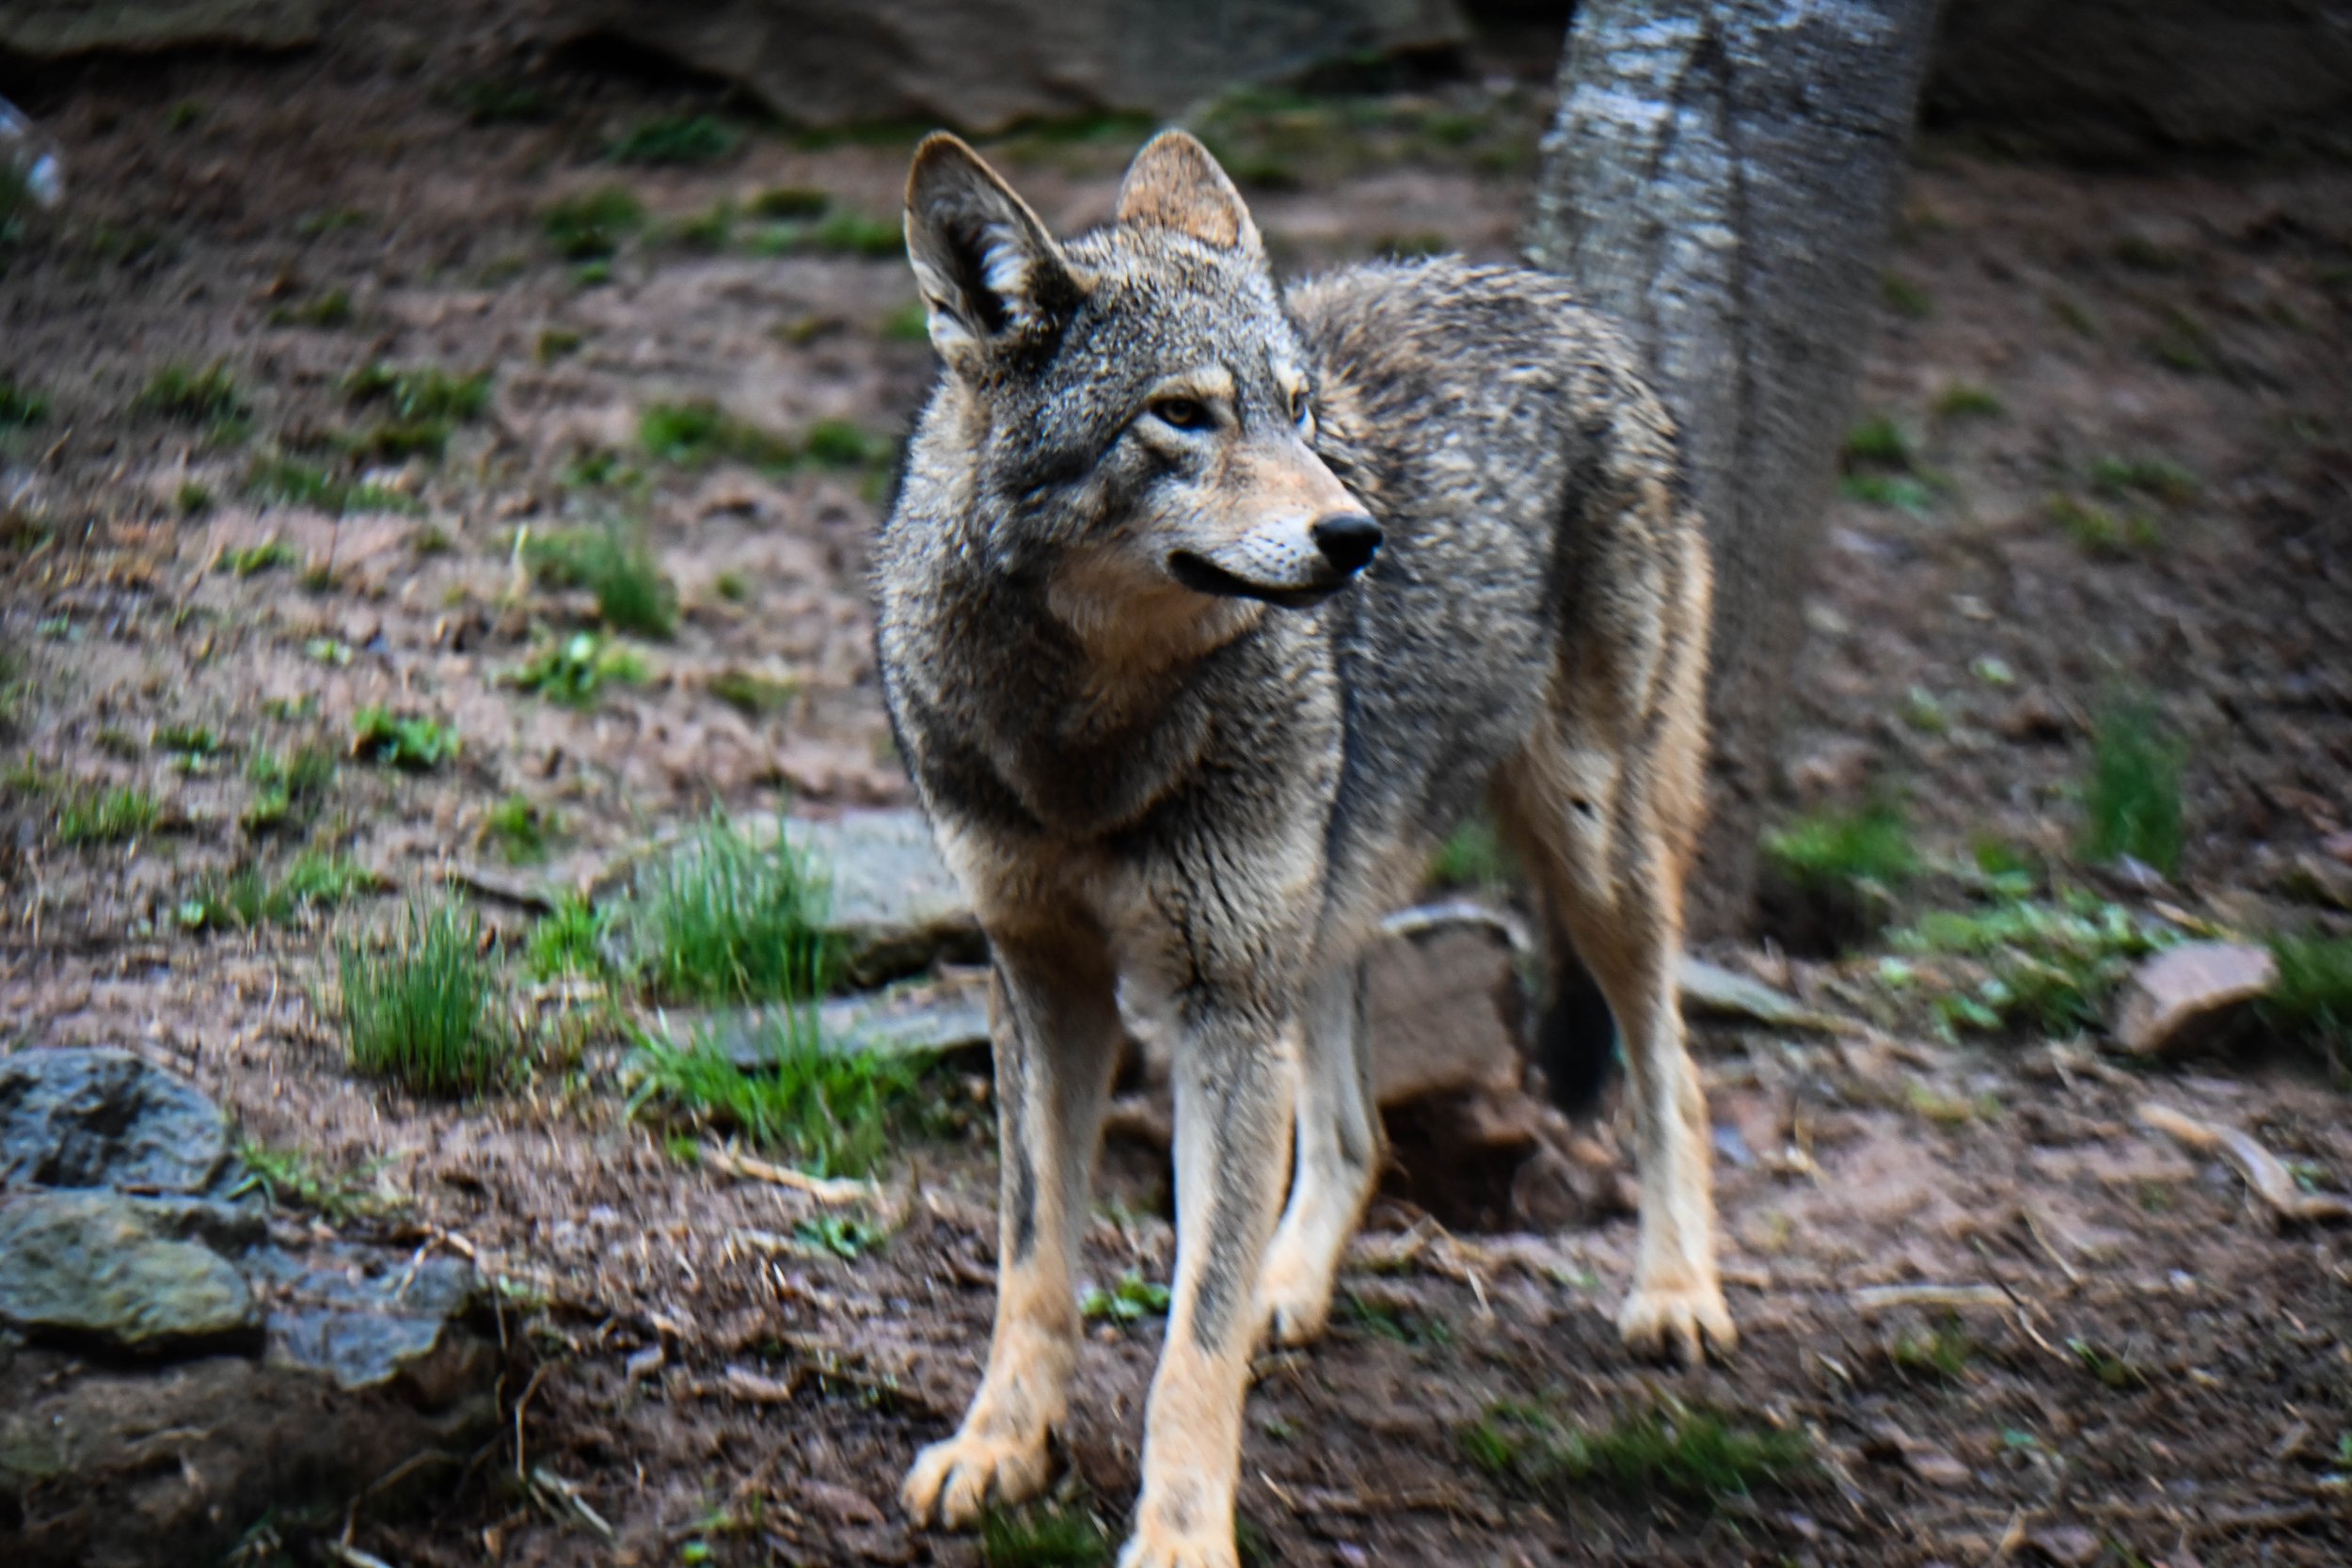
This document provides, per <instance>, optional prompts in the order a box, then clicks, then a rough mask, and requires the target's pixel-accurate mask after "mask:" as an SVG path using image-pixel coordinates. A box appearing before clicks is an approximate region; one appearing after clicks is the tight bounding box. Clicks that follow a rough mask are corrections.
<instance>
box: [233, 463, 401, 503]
mask: <svg viewBox="0 0 2352 1568" xmlns="http://www.w3.org/2000/svg"><path fill="white" fill-rule="evenodd" d="M246 493H247V494H249V495H250V496H252V497H253V499H256V500H260V501H276V502H278V503H280V504H283V505H287V506H308V507H310V508H313V509H314V510H317V511H320V512H325V513H326V514H328V515H332V516H341V515H343V514H344V513H346V512H419V511H421V510H423V509H422V508H421V506H420V505H419V504H418V503H417V501H416V499H415V498H413V497H410V496H404V495H402V494H400V493H399V492H398V491H396V490H388V489H386V488H385V487H384V486H382V485H380V484H370V483H360V482H358V481H354V480H349V479H345V478H343V477H342V476H341V475H339V474H336V473H332V472H330V471H329V470H327V469H326V468H322V467H318V466H317V465H315V464H310V463H305V462H302V461H301V460H299V459H298V458H293V457H286V456H282V455H280V456H276V457H266V458H259V459H256V460H255V462H254V465H253V467H252V469H251V470H250V471H249V472H248V473H247V474H246Z"/></svg>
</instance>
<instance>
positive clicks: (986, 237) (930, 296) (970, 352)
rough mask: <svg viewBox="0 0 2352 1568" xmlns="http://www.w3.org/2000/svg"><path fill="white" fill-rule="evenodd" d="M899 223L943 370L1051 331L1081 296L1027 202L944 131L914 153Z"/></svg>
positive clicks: (1082, 289) (1077, 279)
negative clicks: (903, 217) (903, 224)
mask: <svg viewBox="0 0 2352 1568" xmlns="http://www.w3.org/2000/svg"><path fill="white" fill-rule="evenodd" d="M906 228H907V256H908V259H909V260H910V261H913V262H914V285H915V287H916V289H918V290H919V291H921V293H922V295H923V305H924V307H925V309H927V310H929V312H930V329H931V342H932V343H933V344H934V345H936V346H937V348H938V349H939V353H940V356H941V357H942V358H944V359H946V361H947V363H948V365H949V366H950V367H951V368H953V369H956V370H967V369H970V368H971V367H972V366H973V365H975V364H977V356H979V355H980V354H982V353H984V352H985V351H986V350H988V349H991V348H994V347H996V346H998V345H1000V344H1002V343H1006V342H1010V341H1017V340H1023V339H1027V338H1032V337H1034V336H1036V335H1038V334H1041V333H1044V332H1050V331H1052V330H1053V329H1055V328H1057V327H1058V326H1059V325H1062V324H1063V323H1064V322H1066V321H1068V320H1069V318H1070V315H1071V313H1072V312H1073V311H1074V310H1076V309H1077V308H1078V305H1079V302H1080V301H1082V300H1083V299H1085V297H1086V293H1087V287H1088V279H1087V277H1085V275H1084V274H1083V273H1081V272H1080V271H1079V270H1078V269H1077V268H1075V267H1073V265H1072V264H1071V263H1070V261H1069V260H1068V258H1066V257H1064V256H1063V255H1062V251H1061V246H1059V245H1056V244H1055V243H1054V237H1053V236H1052V235H1051V234H1048V233H1047V232H1046V231H1045V226H1044V225H1043V224H1042V223H1040V222H1039V221H1038V216H1037V214H1035V213H1033V212H1031V211H1029V206H1028V203H1027V202H1025V201H1023V200H1022V199H1021V198H1019V197H1017V196H1015V195H1013V194H1012V187H1011V186H1009V185H1008V184H1006V183H1005V182H1004V181H1002V180H1000V179H998V178H997V175H996V171H995V170H994V169H992V168H990V167H989V166H987V165H986V164H984V163H982V162H981V161H980V155H979V154H978V153H977V152H975V151H973V150H971V149H970V148H969V147H966V146H965V145H964V144H963V143H962V142H961V141H960V140H958V139H957V138H956V137H954V136H951V135H947V134H946V132H944V131H941V132H935V133H933V134H932V135H929V136H926V137H925V138H924V139H923V145H922V146H920V147H918V148H916V149H915V150H914V167H913V168H911V169H909V170H908V171H907V215H906Z"/></svg>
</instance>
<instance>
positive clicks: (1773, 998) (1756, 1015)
mask: <svg viewBox="0 0 2352 1568" xmlns="http://www.w3.org/2000/svg"><path fill="white" fill-rule="evenodd" d="M1676 979H1677V983H1678V984H1679V986H1680V988H1681V991H1682V1010H1683V1012H1684V1013H1685V1014H1686V1015H1688V1016H1690V1017H1693V1018H1722V1019H1732V1020H1736V1021H1739V1022H1745V1023H1761V1024H1763V1025H1764V1026H1765V1027H1766V1028H1768V1029H1820V1028H1823V1027H1830V1026H1834V1023H1835V1021H1834V1020H1828V1019H1824V1018H1823V1017H1822V1015H1820V1013H1817V1012H1815V1011H1813V1009H1811V1008H1810V1007H1807V1006H1805V1005H1804V1003H1802V1002H1799V1001H1798V1000H1797V999H1796V998H1795V997H1793V996H1790V995H1788V993H1787V992H1785V991H1777V990H1773V989H1772V987H1770V986H1768V985H1766V984H1765V983H1764V982H1763V981H1761V980H1753V979H1750V978H1749V977H1748V976H1747V975H1745V974H1740V972H1739V971H1737V970H1733V969H1725V968H1724V966H1723V965H1721V964H1714V963H1708V961H1707V960H1706V959H1705V958H1692V956H1691V955H1690V954H1688V953H1685V954H1684V955H1683V956H1682V968H1681V969H1680V971H1679V972H1678V973H1677V975H1676Z"/></svg>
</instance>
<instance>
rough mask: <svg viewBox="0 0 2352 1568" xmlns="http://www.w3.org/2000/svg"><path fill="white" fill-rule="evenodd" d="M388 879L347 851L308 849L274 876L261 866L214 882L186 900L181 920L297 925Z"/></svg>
mask: <svg viewBox="0 0 2352 1568" xmlns="http://www.w3.org/2000/svg"><path fill="white" fill-rule="evenodd" d="M383 886H384V879H382V878H381V877H378V876H377V875H376V874H375V873H374V872H373V871H370V870H368V869H367V868H366V867H365V866H362V865H360V864H359V863H358V862H357V861H354V860H351V859H349V858H348V857H346V856H342V855H334V854H324V853H321V852H319V851H317V850H305V851H304V852H303V853H301V854H300V855H297V856H295V857H294V863H293V864H292V865H289V866H288V867H287V868H286V874H285V875H284V876H283V877H280V878H278V879H277V880H275V881H272V880H271V879H270V878H269V877H268V875H267V874H266V873H265V872H263V871H262V869H261V868H260V867H259V866H246V867H245V868H244V869H243V870H241V871H238V872H235V873H234V874H232V875H230V876H229V877H227V878H224V879H220V880H217V881H214V882H209V883H207V884H206V885H205V886H203V887H202V888H200V889H199V890H198V891H197V892H196V893H195V894H194V895H191V896H190V897H188V898H186V899H184V900H183V901H182V903H181V905H180V910H179V918H180V924H181V926H182V927H183V928H184V929H186V930H190V931H217V930H230V929H234V930H246V931H249V930H253V929H255V928H256V927H262V926H291V925H293V924H294V923H295V922H296V921H298V920H300V919H301V918H302V917H303V916H304V915H306V914H309V913H310V912H311V911H317V910H329V909H333V908H335V907H337V906H338V905H341V904H345V903H348V902H349V901H350V900H352V899H353V898H355V897H358V895H360V894H363V893H375V892H379V891H381V890H382V888H383Z"/></svg>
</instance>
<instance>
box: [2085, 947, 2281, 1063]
mask: <svg viewBox="0 0 2352 1568" xmlns="http://www.w3.org/2000/svg"><path fill="white" fill-rule="evenodd" d="M2278 982H2279V965H2278V960H2276V959H2275V958H2272V957H2271V956H2270V953H2269V951H2268V950H2267V949H2265V948H2261V947H2249V946H2246V945H2243V944H2241V943H2237V942H2184V943H2183V944H2182V945H2180V946H2178V947H2171V948H2167V949H2166V950H2165V951H2163V952H2161V953H2158V954H2157V955H2155V956H2154V957H2153V958H2149V959H2148V960H2146V961H2145V962H2144V963H2142V964H2141V965H2140V966H2139V968H2138V969H2137V970H2136V971H2134V972H2133V974H2132V977H2131V979H2130V981H2129V982H2128V983H2127V984H2126V985H2125V986H2124V988H2123V995H2122V1001H2121V1002H2120V1003H2119V1004H2118V1005H2117V1007H2116V1015H2115V1038H2116V1043H2117V1044H2119V1045H2121V1046H2122V1048H2123V1049H2124V1050H2126V1051H2129V1052H2131V1053H2134V1054H2136V1055H2142V1056H2184V1055H2188V1054H2190V1053H2194V1052H2197V1051H2201V1050H2205V1049H2208V1048H2210V1047H2212V1046H2213V1045H2215V1044H2216V1043H2217V1042H2218V1041H2219V1040H2220V1038H2221V1037H2223V1036H2225V1035H2226V1034H2227V1033H2228V1031H2229V1030H2230V1029H2231V1028H2232V1027H2233V1025H2235V1024H2237V1023H2239V1022H2242V1021H2243V1020H2244V1018H2245V1016H2246V1013H2247V1011H2248V1008H2247V1004H2249V1003H2250V1002H2252V1001H2253V1000H2254V999H2255V998H2256V997H2259V996H2261V995H2263V994H2264V993H2265V992H2266V991H2268V990H2270V988H2271V987H2273V986H2275V985H2277V984H2278Z"/></svg>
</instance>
